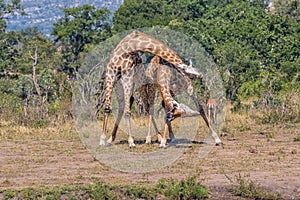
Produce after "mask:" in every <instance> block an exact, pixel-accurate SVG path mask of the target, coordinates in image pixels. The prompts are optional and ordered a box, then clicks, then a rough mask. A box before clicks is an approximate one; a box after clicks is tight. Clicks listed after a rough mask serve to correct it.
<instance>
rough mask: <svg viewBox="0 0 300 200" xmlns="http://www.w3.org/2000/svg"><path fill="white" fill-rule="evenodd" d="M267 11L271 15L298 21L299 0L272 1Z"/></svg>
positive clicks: (299, 16)
mask: <svg viewBox="0 0 300 200" xmlns="http://www.w3.org/2000/svg"><path fill="white" fill-rule="evenodd" d="M269 9H270V11H271V12H272V13H275V14H278V15H280V16H287V17H289V18H291V19H295V20H297V21H300V1H299V0H273V1H272V3H271V6H270V8H269Z"/></svg>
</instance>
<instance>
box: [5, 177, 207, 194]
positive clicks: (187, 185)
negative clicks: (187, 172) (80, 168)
mask: <svg viewBox="0 0 300 200" xmlns="http://www.w3.org/2000/svg"><path fill="white" fill-rule="evenodd" d="M0 195H2V196H3V197H4V199H10V198H15V197H18V198H20V199H157V198H158V197H162V198H163V199H206V198H208V190H207V188H206V187H205V186H203V185H201V184H199V183H198V182H196V181H195V178H187V179H186V180H181V181H176V180H174V179H169V180H166V179H161V180H159V181H158V184H157V185H155V186H150V185H148V184H139V185H121V186H120V185H113V184H106V183H103V182H102V181H99V180H95V181H94V183H93V184H91V185H76V186H61V187H37V188H24V189H21V190H17V189H5V190H0Z"/></svg>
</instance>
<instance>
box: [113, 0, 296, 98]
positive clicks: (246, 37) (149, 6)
mask: <svg viewBox="0 0 300 200" xmlns="http://www.w3.org/2000/svg"><path fill="white" fill-rule="evenodd" d="M266 8H267V5H266V4H265V1H263V0H255V1H248V0H243V1H238V0H230V1H218V0H214V1H205V0H202V1H194V0H188V1H159V2H157V1H148V0H143V1H137V0H128V1H125V2H124V4H123V5H122V6H121V7H120V9H119V10H118V11H117V12H116V13H115V16H114V18H113V22H114V31H116V32H120V31H124V30H130V29H136V28H140V27H145V26H155V25H159V26H164V27H167V28H171V29H174V30H177V31H181V32H183V33H185V34H187V35H188V36H191V37H193V38H195V39H196V40H198V41H199V42H200V43H201V44H202V45H203V46H204V47H205V49H206V50H207V51H208V53H209V54H210V55H211V56H212V57H213V59H214V61H215V62H216V64H217V66H218V69H219V71H220V73H221V75H222V78H223V81H224V86H225V88H226V93H227V97H228V98H229V99H230V100H231V101H235V100H236V99H237V98H242V99H243V98H248V97H251V96H253V95H254V96H256V95H257V94H259V93H260V92H261V90H262V89H263V88H264V87H268V86H266V85H264V83H263V80H264V79H270V78H271V77H274V78H276V79H277V80H276V82H277V83H276V84H277V86H278V87H277V88H276V91H279V90H281V89H282V88H283V87H282V86H283V85H284V84H285V83H288V82H290V81H291V80H292V79H294V77H295V76H297V74H299V71H300V69H299V67H300V65H299V63H300V60H299V54H300V53H299V50H298V49H299V48H300V40H299V29H300V25H299V23H296V22H295V21H294V20H291V19H288V18H286V17H280V16H278V15H273V14H269V13H267V12H266ZM175 10H176V12H174V11H175ZM266 72H267V74H268V76H266ZM297 84H298V85H300V84H299V83H297Z"/></svg>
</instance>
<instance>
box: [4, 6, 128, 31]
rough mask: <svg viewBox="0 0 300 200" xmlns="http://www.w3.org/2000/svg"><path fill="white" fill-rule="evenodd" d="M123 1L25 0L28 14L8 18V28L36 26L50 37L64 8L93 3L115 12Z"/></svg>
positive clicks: (17, 28)
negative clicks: (54, 24)
mask: <svg viewBox="0 0 300 200" xmlns="http://www.w3.org/2000/svg"><path fill="white" fill-rule="evenodd" d="M122 3H123V0H100V1H95V0H64V1H61V0H39V1H36V0H23V1H22V4H23V6H24V9H25V13H26V15H24V16H22V15H20V14H16V15H13V16H11V17H10V18H8V20H7V26H8V27H7V30H21V29H25V28H28V27H33V26H36V27H38V29H39V30H40V31H41V32H42V33H44V34H45V35H46V36H48V37H49V36H50V33H51V31H52V27H53V23H54V22H56V21H57V20H59V19H60V18H61V17H62V16H63V15H64V12H63V9H64V8H70V7H78V6H82V5H84V4H91V5H94V6H95V7H96V8H103V7H107V8H108V9H109V10H110V11H111V12H114V11H116V10H117V9H118V7H119V6H120V5H121V4H122Z"/></svg>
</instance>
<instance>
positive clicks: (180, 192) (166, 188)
mask: <svg viewBox="0 0 300 200" xmlns="http://www.w3.org/2000/svg"><path fill="white" fill-rule="evenodd" d="M157 188H158V189H159V190H161V191H162V194H163V195H165V196H166V197H167V198H169V199H206V198H208V195H209V192H208V189H207V187H205V186H204V185H201V184H200V183H199V182H197V181H196V178H195V177H189V178H187V179H186V180H180V181H178V180H174V179H172V178H171V179H161V180H159V182H158V184H157Z"/></svg>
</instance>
